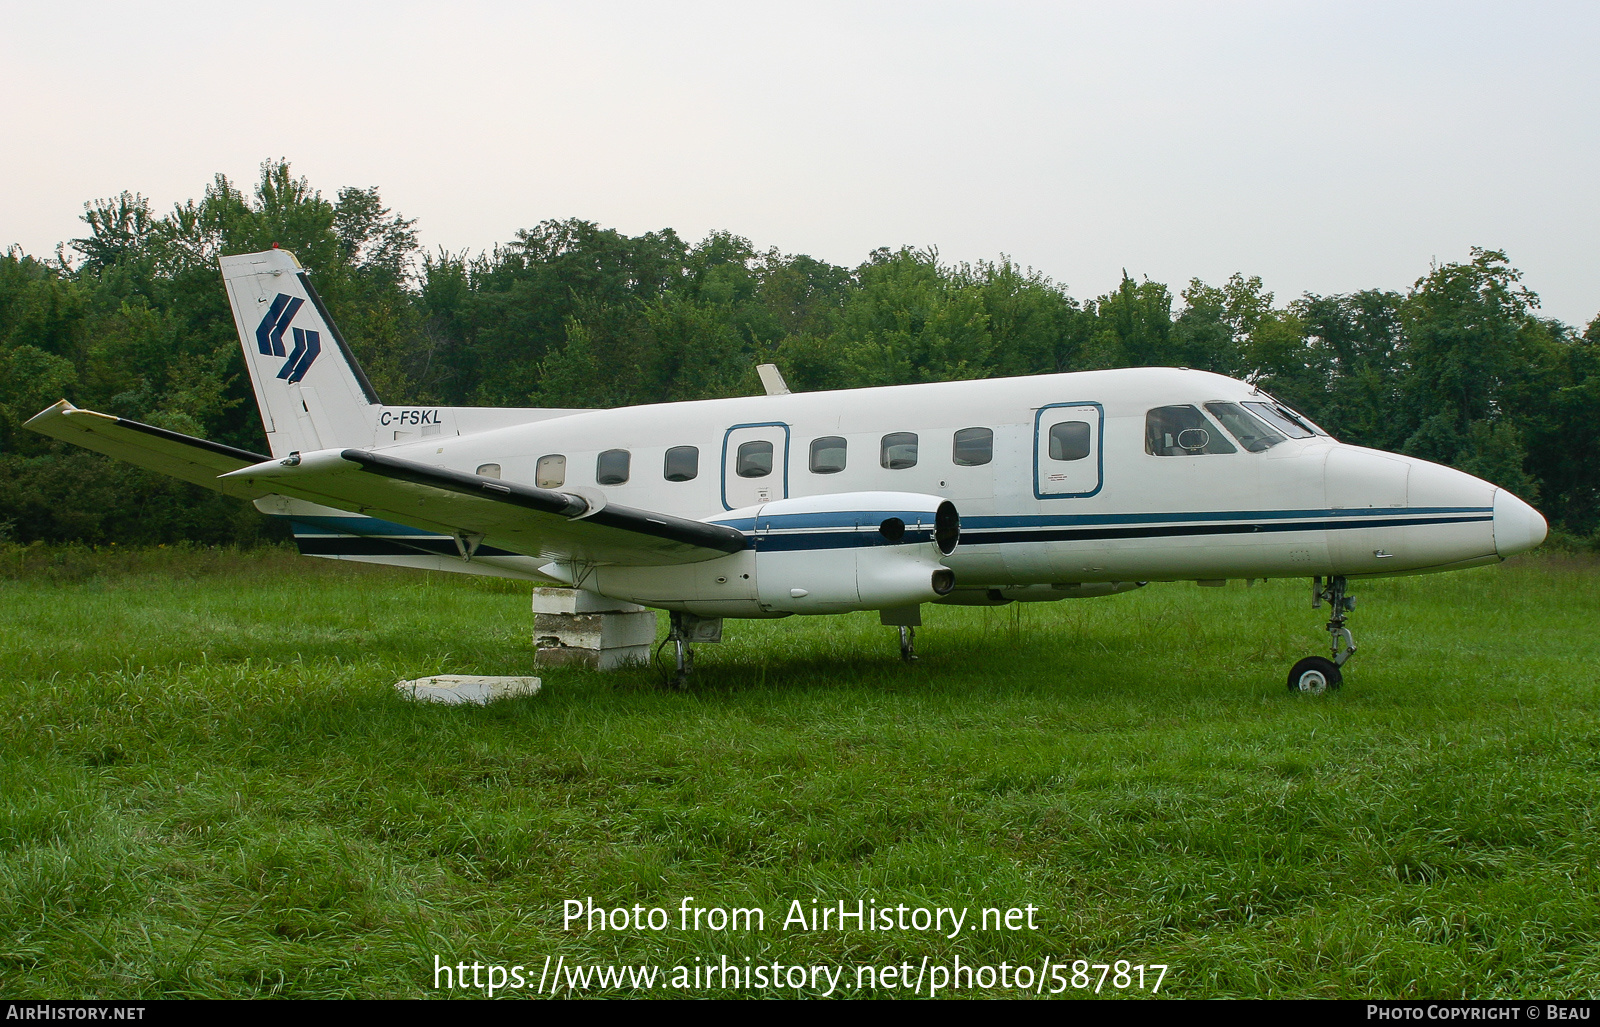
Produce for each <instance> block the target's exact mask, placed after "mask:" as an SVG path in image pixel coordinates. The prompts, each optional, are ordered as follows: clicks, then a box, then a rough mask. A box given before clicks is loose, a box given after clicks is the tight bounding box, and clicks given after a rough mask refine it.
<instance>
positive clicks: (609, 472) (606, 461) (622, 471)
mask: <svg viewBox="0 0 1600 1027" xmlns="http://www.w3.org/2000/svg"><path fill="white" fill-rule="evenodd" d="M632 459H633V458H632V455H631V454H629V452H628V451H627V450H626V449H608V450H606V451H605V452H604V453H601V454H600V456H599V457H597V458H596V459H595V462H594V480H595V484H597V485H621V484H623V483H624V482H626V481H627V480H628V464H629V463H630V462H631V461H632Z"/></svg>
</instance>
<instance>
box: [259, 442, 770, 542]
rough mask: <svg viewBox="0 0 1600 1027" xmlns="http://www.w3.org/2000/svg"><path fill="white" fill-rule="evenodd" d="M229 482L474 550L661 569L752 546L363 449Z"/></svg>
mask: <svg viewBox="0 0 1600 1027" xmlns="http://www.w3.org/2000/svg"><path fill="white" fill-rule="evenodd" d="M228 479H229V480H231V481H239V482H241V483H245V484H248V485H249V486H250V487H252V488H259V489H261V490H263V491H268V492H273V493H277V494H279V495H284V496H291V497H294V498H297V499H305V500H309V501H310V502H313V503H320V504H323V505H325V506H331V507H335V508H337V509H340V510H349V511H352V512H355V513H360V514H365V515H368V516H374V517H382V518H385V519H387V520H391V521H395V522H397V523H401V524H408V525H412V526H415V527H418V528H424V529H428V530H432V531H438V532H441V533H443V534H446V535H451V536H453V537H455V538H456V539H457V541H458V544H459V545H460V547H461V551H462V554H463V555H465V556H470V555H471V554H472V552H473V551H475V550H476V549H477V547H478V546H479V545H480V544H483V545H487V546H490V547H493V548H495V549H500V550H505V551H507V552H511V553H517V554H519V555H522V556H532V557H539V558H541V559H544V560H550V561H571V560H575V561H578V562H581V563H593V564H623V565H628V566H658V565H665V564H684V563H698V562H700V561H703V560H711V559H715V558H716V557H719V556H724V555H726V554H729V553H736V552H739V551H740V550H742V549H744V548H745V545H746V538H745V535H744V533H743V532H741V531H739V530H738V529H736V528H730V527H727V526H725V525H721V524H707V523H706V522H704V521H693V520H689V519H687V518H683V517H674V516H672V515H670V514H660V513H654V512H651V511H647V510H635V509H631V508H628V507H620V506H611V505H608V504H607V503H606V502H605V500H604V498H603V497H602V496H601V495H599V494H598V493H591V494H588V495H577V494H574V493H569V492H554V491H551V490H549V489H541V488H534V487H533V486H531V485H519V484H516V483H514V482H509V481H504V480H501V479H499V478H485V477H482V476H480V475H476V474H466V473H463V472H461V471H451V470H446V469H444V468H442V467H435V466H433V465H431V464H424V463H420V462H418V461H414V460H403V459H400V458H398V457H393V456H386V455H383V454H379V453H372V452H368V451H366V450H360V449H344V450H337V449H325V450H322V451H320V452H317V453H306V454H296V455H291V456H289V457H287V458H285V459H282V460H267V461H264V462H261V463H258V464H255V465H254V466H251V467H246V468H243V469H241V470H237V471H234V472H232V473H231V474H229V475H228Z"/></svg>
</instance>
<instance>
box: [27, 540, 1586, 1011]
mask: <svg viewBox="0 0 1600 1027" xmlns="http://www.w3.org/2000/svg"><path fill="white" fill-rule="evenodd" d="M1309 593H1310V589H1309V585H1308V583H1307V582H1303V581H1281V582H1270V583H1268V584H1266V585H1265V586H1258V587H1256V588H1254V589H1248V590H1247V589H1245V588H1243V587H1242V586H1241V585H1240V584H1239V583H1237V582H1235V583H1232V584H1230V586H1229V587H1228V588H1226V589H1199V588H1196V587H1195V586H1194V585H1193V584H1155V585H1151V586H1150V587H1148V588H1146V589H1143V590H1141V591H1139V592H1136V593H1133V594H1130V595H1124V596H1114V597H1110V598H1105V599H1094V600H1077V601H1073V600H1068V601H1064V602H1060V603H1053V604H1036V605H1028V606H1020V605H1019V606H1013V607H1009V608H1003V609H998V610H964V609H954V608H926V610H925V618H926V627H925V628H923V629H922V630H921V631H920V632H919V634H918V649H919V652H920V653H921V655H922V659H921V661H920V662H919V663H917V664H916V665H914V666H910V667H907V666H903V665H902V664H901V663H900V662H899V660H898V655H897V650H896V648H895V643H894V640H893V633H892V630H891V629H888V628H883V627H880V626H879V625H878V623H877V619H876V616H875V615H871V614H866V615H856V616H851V617H844V618H817V619H807V620H801V619H798V618H792V619H789V620H785V621H778V622H769V623H754V622H731V621H730V622H728V626H727V631H726V633H725V637H726V638H727V641H726V642H724V643H723V644H722V645H720V646H703V647H700V648H699V649H698V651H697V654H698V660H697V667H696V678H695V681H694V684H693V687H692V689H691V690H690V691H689V692H687V693H679V692H674V691H670V690H667V689H664V688H663V687H662V686H661V681H660V677H659V675H657V674H655V673H654V672H652V671H649V670H642V669H641V670H638V671H630V672H624V673H615V674H606V675H600V674H591V673H586V672H581V671H573V670H565V671H549V672H546V673H544V675H543V676H544V678H545V690H544V692H543V694H541V695H539V696H536V697H532V698H525V699H514V700H508V701H504V702H501V703H496V704H494V705H491V706H489V707H472V708H461V707H437V706H430V705H422V704H412V703H409V702H407V701H405V700H403V699H401V698H399V697H398V696H397V694H396V693H395V691H394V689H393V688H392V685H393V683H394V681H396V680H397V679H400V678H406V677H416V676H422V675H425V674H432V673H489V674H517V673H529V672H532V652H531V644H530V637H531V628H532V623H531V616H530V614H529V612H528V596H527V588H526V586H520V585H512V584H508V583H504V582H497V581H492V580H477V579H470V578H463V577H456V576H449V575H426V576H424V575H419V574H410V573H406V572H401V571H392V572H391V571H384V570H374V569H366V568H360V567H349V566H343V565H336V564H330V563H327V562H323V561H316V560H306V559H301V558H298V557H294V556H292V555H289V554H287V553H285V552H283V551H280V550H265V551H260V552H254V553H246V554H239V553H212V552H203V551H170V550H168V551H145V552H139V553H125V554H116V553H87V552H83V551H61V552H45V551H38V550H34V551H23V550H17V549H11V550H8V551H5V552H4V553H0V599H3V602H0V686H3V691H0V995H5V996H12V997H18V996H28V997H63V998H65V997H100V996H103V997H117V996H127V997H134V996H138V997H145V998H157V997H177V996H213V997H247V996H258V995H286V996H297V997H339V996H391V997H409V996H424V995H433V994H441V993H443V992H442V991H441V992H436V991H435V990H434V978H435V975H434V970H435V966H436V964H435V962H434V960H435V957H438V958H439V959H440V960H441V961H442V962H448V963H450V964H455V963H458V962H466V963H468V964H470V963H472V962H474V961H477V962H479V963H482V964H486V965H487V964H503V965H508V966H509V965H518V964H520V965H522V966H524V967H527V968H530V969H528V970H526V971H525V972H526V973H528V974H530V975H531V976H532V977H538V976H539V970H540V967H542V966H543V965H544V961H545V959H546V957H547V956H549V957H555V958H556V959H559V960H564V961H565V963H566V964H568V965H569V966H570V965H573V964H574V963H575V962H576V964H578V965H584V964H588V963H622V964H628V963H641V964H642V963H650V964H659V965H661V966H663V967H670V966H674V965H687V966H691V967H692V966H694V965H696V962H695V961H696V960H697V959H698V960H700V961H701V964H704V963H705V962H712V963H716V962H718V961H719V960H720V959H721V958H722V957H724V956H725V957H726V958H727V959H728V961H729V962H730V963H734V964H736V965H738V966H741V967H742V966H745V965H747V964H746V958H747V957H749V960H750V963H749V965H754V964H757V963H764V964H770V963H773V962H778V963H781V964H785V965H789V964H799V965H806V966H810V965H821V964H830V965H842V966H844V967H846V968H849V969H848V972H847V974H846V976H845V981H846V984H845V985H844V986H843V987H842V988H841V991H839V992H836V994H838V993H844V994H850V995H861V994H880V995H895V994H905V993H906V992H903V991H899V990H894V989H891V988H889V987H887V986H880V987H878V988H877V989H875V990H873V989H867V990H864V991H852V990H850V989H849V985H850V984H851V983H853V982H854V980H855V978H854V973H855V970H854V968H855V967H856V966H858V965H874V966H879V965H885V964H899V963H910V964H911V965H912V969H913V970H915V969H916V968H917V967H918V966H919V965H920V964H921V963H922V961H923V960H924V958H927V959H928V960H929V961H930V962H931V964H933V965H935V966H939V965H944V966H949V965H952V964H954V962H955V960H956V959H957V958H959V959H960V960H961V961H962V963H963V964H965V965H968V966H971V965H974V964H977V965H991V966H998V965H999V964H1000V963H1002V962H1006V963H1008V964H1009V965H1013V966H1015V965H1018V964H1025V965H1028V966H1029V967H1031V968H1034V970H1037V969H1038V968H1039V967H1041V964H1044V963H1045V961H1047V960H1048V961H1050V964H1049V965H1052V966H1053V965H1061V964H1071V963H1072V961H1074V960H1079V959H1083V960H1087V961H1088V962H1090V963H1104V962H1111V961H1114V960H1118V959H1127V960H1129V961H1130V962H1131V963H1134V964H1146V965H1153V964H1166V965H1168V966H1169V968H1170V969H1169V970H1168V972H1167V974H1166V977H1165V980H1164V982H1163V984H1162V986H1161V994H1164V995H1172V996H1178V997H1213V996H1258V995H1265V996H1309V997H1316V996H1339V997H1355V996H1362V997H1365V996H1391V997H1401V996H1418V997H1421V996H1427V997H1461V996H1465V997H1490V996H1538V997H1579V996H1592V995H1594V994H1595V993H1596V992H1597V991H1600V940H1597V939H1600V870H1597V864H1600V831H1597V830H1596V828H1597V823H1596V821H1597V817H1600V813H1597V810H1600V690H1597V687H1596V684H1595V670H1594V668H1595V663H1596V656H1597V654H1600V626H1597V623H1596V620H1597V614H1600V564H1596V563H1595V562H1593V561H1592V560H1577V559H1565V558H1559V557H1545V558H1538V559H1530V560H1525V561H1521V562H1517V563H1512V564H1507V565H1505V566H1502V567H1497V568H1485V569H1480V570H1475V571H1467V572H1460V573H1455V574H1446V575H1437V576H1425V577H1414V578H1401V579H1395V580H1392V581H1383V582H1363V583H1360V584H1359V585H1357V586H1356V588H1355V594H1356V595H1357V596H1358V597H1359V599H1360V605H1359V608H1358V609H1357V611H1356V615H1355V617H1354V618H1353V621H1352V627H1353V628H1354V629H1355V632H1356V637H1357V640H1358V641H1359V642H1360V644H1361V652H1360V654H1359V655H1358V656H1356V657H1355V659H1354V661H1353V662H1352V663H1351V664H1350V666H1349V667H1348V668H1347V670H1348V674H1347V678H1346V683H1345V687H1344V688H1343V690H1342V691H1341V692H1339V693H1337V694H1330V695H1326V696H1302V695H1295V694H1290V693H1289V692H1288V691H1287V690H1286V688H1285V687H1284V675H1285V673H1286V672H1287V669H1288V666H1289V665H1290V664H1291V663H1292V662H1293V661H1294V660H1295V659H1297V658H1298V657H1300V656H1302V655H1307V654H1311V653H1314V652H1319V651H1322V649H1323V646H1324V644H1325V638H1326V636H1325V635H1324V633H1323V632H1322V631H1321V624H1322V620H1323V619H1324V617H1325V612H1326V611H1313V610H1311V609H1310V608H1309V598H1310V596H1309ZM585 896H593V897H594V899H595V901H596V902H597V903H598V904H600V905H603V906H606V907H613V906H628V907H632V906H634V905H635V904H640V905H642V906H644V907H652V906H654V907H661V908H663V909H667V910H669V911H671V914H672V917H673V920H672V927H671V929H669V930H664V931H652V930H648V929H645V930H633V929H629V930H622V931H612V930H604V931H601V930H595V931H586V930H564V929H563V920H562V910H563V906H562V902H563V900H566V899H573V898H576V899H582V898H584V897H585ZM685 896H694V901H695V903H696V904H697V905H700V906H703V907H733V906H738V907H758V908H761V909H763V910H764V911H765V914H766V917H767V921H766V929H765V930H762V931H751V930H739V931H731V930H728V931H711V930H701V931H693V930H689V931H683V930H678V929H677V926H678V923H677V916H678V914H677V910H678V908H679V905H680V903H681V902H682V900H683V898H684V897H685ZM858 899H861V900H865V901H867V902H868V903H876V904H877V905H879V906H884V905H888V906H896V905H899V904H904V905H906V906H908V907H939V906H948V907H952V908H969V909H971V910H972V913H971V917H972V918H974V919H975V918H976V917H977V916H978V915H979V913H978V910H979V909H981V908H995V909H1005V908H1011V907H1019V908H1020V907H1025V906H1028V905H1033V906H1035V907H1037V912H1036V914H1035V917H1036V920H1035V922H1036V927H1037V929H1035V930H1028V929H1026V928H1023V929H1021V930H1017V931H1008V930H1003V929H1002V930H988V931H977V930H971V929H967V930H964V931H963V932H962V933H961V934H959V935H958V936H956V937H954V938H947V937H944V936H942V935H941V934H937V933H934V932H931V931H918V930H915V929H909V930H904V931H901V930H892V931H870V932H869V931H847V932H843V933H840V932H836V931H829V932H815V931H802V930H784V929H783V928H782V926H781V924H782V920H783V918H784V915H785V912H786V910H787V909H788V907H789V904H790V902H791V901H793V900H800V901H801V902H802V903H803V905H804V906H805V908H807V909H808V910H809V908H810V905H811V903H812V901H813V900H816V901H818V902H819V903H837V902H838V901H839V900H845V901H847V902H848V903H850V904H851V908H854V905H853V904H854V903H855V901H856V900H858ZM969 925H970V921H969ZM1030 972H1033V971H1030ZM1151 973H1152V975H1153V973H1154V971H1152V972H1151ZM1094 974H1095V975H1096V976H1098V974H1099V971H1094ZM980 983H981V982H980ZM1015 984H1016V981H1013V987H1014V986H1015ZM530 987H531V985H530ZM974 987H975V990H963V991H960V992H954V993H955V994H973V993H988V994H1005V993H1008V992H1009V991H1010V990H1012V989H1008V988H1006V987H1003V986H1001V985H999V984H995V985H994V986H993V987H990V988H988V989H983V988H981V987H979V986H977V985H976V984H975V986H974ZM1045 988H1046V991H1049V990H1051V986H1050V985H1048V984H1047V985H1046V986H1045ZM527 990H529V989H524V990H523V991H520V992H519V991H517V990H508V991H504V992H502V994H509V995H517V994H525V993H526V991H527ZM818 990H825V989H818ZM1091 991H1092V989H1081V990H1080V989H1075V988H1069V989H1068V990H1067V991H1066V992H1065V994H1066V995H1068V996H1076V995H1084V994H1087V993H1090V992H1091ZM593 993H596V994H614V993H618V992H616V991H602V990H598V989H596V990H595V991H594V992H593ZM649 993H650V994H662V995H666V994H672V995H677V994H684V993H685V992H681V991H671V990H668V989H663V988H657V989H656V990H654V991H651V992H649ZM687 993H688V994H694V995H702V994H756V993H757V992H752V991H748V990H745V991H734V990H731V989H730V990H728V991H722V990H719V988H718V987H716V986H713V987H711V988H709V989H707V988H699V989H692V990H690V991H689V992H687ZM805 993H810V989H809V988H808V989H806V992H805ZM1114 993H1118V992H1117V990H1116V989H1115V988H1114V987H1113V984H1112V982H1111V981H1109V980H1108V981H1107V982H1106V984H1105V985H1104V986H1103V988H1102V995H1106V994H1114ZM1120 993H1122V994H1147V993H1148V991H1144V992H1141V991H1139V990H1138V989H1137V988H1135V987H1132V986H1129V987H1127V988H1124V989H1123V990H1122V991H1121V992H1120ZM456 994H475V995H480V996H481V995H482V994H483V992H482V991H481V990H477V991H468V992H463V991H459V990H458V991H457V992H456ZM766 994H788V995H792V994H795V992H794V991H790V990H781V991H777V992H766Z"/></svg>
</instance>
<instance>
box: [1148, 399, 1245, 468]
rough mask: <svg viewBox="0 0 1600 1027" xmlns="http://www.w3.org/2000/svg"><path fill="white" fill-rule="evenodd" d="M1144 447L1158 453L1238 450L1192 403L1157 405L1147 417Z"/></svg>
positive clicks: (1165, 454)
mask: <svg viewBox="0 0 1600 1027" xmlns="http://www.w3.org/2000/svg"><path fill="white" fill-rule="evenodd" d="M1144 451H1145V452H1146V453H1150V454H1152V455H1154V456H1199V455H1200V454H1202V453H1237V452H1238V450H1237V449H1235V448H1234V446H1233V443H1231V442H1229V441H1228V439H1227V436H1225V435H1223V434H1222V432H1221V431H1220V430H1218V428H1217V426H1216V425H1214V424H1212V423H1211V422H1210V421H1208V420H1206V415H1205V414H1202V413H1201V412H1200V411H1199V410H1197V409H1196V408H1194V407H1192V406H1171V407H1156V408H1155V409H1154V410H1152V411H1150V413H1149V414H1147V415H1146V416H1145V419H1144Z"/></svg>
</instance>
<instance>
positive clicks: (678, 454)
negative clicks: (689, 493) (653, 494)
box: [661, 446, 700, 481]
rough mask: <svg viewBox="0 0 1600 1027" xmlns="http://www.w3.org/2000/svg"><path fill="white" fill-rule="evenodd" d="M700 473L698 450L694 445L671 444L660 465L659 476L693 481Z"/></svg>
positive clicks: (670, 479)
mask: <svg viewBox="0 0 1600 1027" xmlns="http://www.w3.org/2000/svg"><path fill="white" fill-rule="evenodd" d="M699 474H700V450H699V449H698V448H696V447H694V446H673V447H672V448H671V449H669V450H667V457H666V460H665V461H664V462H663V463H662V465H661V476H662V477H663V478H665V479H667V480H668V481H693V480H694V479H695V478H696V477H697V476H698V475H699Z"/></svg>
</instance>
